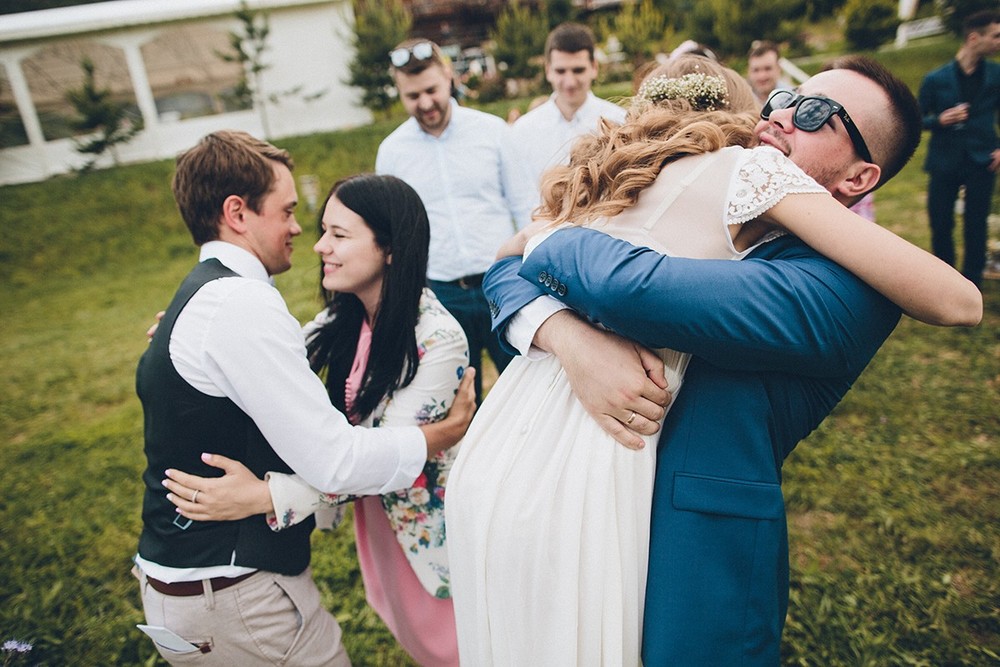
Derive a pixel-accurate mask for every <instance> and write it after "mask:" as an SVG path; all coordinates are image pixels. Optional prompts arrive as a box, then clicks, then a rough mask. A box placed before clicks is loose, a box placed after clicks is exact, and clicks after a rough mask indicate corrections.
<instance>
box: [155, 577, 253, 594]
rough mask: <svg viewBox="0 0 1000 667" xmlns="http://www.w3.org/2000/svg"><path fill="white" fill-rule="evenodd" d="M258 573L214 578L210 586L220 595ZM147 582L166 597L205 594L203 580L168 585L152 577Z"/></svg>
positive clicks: (209, 582) (210, 581)
mask: <svg viewBox="0 0 1000 667" xmlns="http://www.w3.org/2000/svg"><path fill="white" fill-rule="evenodd" d="M255 574H257V572H247V573H246V574H241V575H240V576H238V577H213V578H211V579H209V580H208V585H209V587H211V589H212V591H213V592H216V593H218V592H219V591H221V590H225V589H227V588H229V587H230V586H235V585H236V584H238V583H240V582H241V581H243V580H244V579H249V578H250V577H252V576H253V575H255ZM146 581H148V582H149V585H150V586H152V587H153V590H154V591H158V592H160V593H163V594H164V595H173V596H176V597H190V596H192V595H201V594H202V593H204V592H205V586H204V585H203V584H202V581H203V580H201V579H199V580H198V581H177V582H174V583H172V584H168V583H167V582H165V581H160V580H159V579H153V578H152V577H150V576H147V577H146Z"/></svg>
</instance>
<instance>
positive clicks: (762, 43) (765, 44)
mask: <svg viewBox="0 0 1000 667" xmlns="http://www.w3.org/2000/svg"><path fill="white" fill-rule="evenodd" d="M768 53H773V54H774V55H776V56H778V57H781V51H780V50H779V49H778V45H777V44H775V43H774V42H772V41H769V40H766V39H755V40H754V41H753V43H752V44H750V51H748V52H747V60H749V59H750V58H760V57H761V56H763V55H767V54H768Z"/></svg>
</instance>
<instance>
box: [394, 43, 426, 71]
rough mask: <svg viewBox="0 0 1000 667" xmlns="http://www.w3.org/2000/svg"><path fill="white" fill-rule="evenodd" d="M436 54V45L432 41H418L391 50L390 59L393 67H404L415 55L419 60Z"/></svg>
mask: <svg viewBox="0 0 1000 667" xmlns="http://www.w3.org/2000/svg"><path fill="white" fill-rule="evenodd" d="M433 55H434V47H433V46H432V45H431V43H430V42H418V43H416V44H414V45H413V46H409V47H407V46H401V47H399V48H398V49H393V50H392V51H390V52H389V60H390V61H391V62H392V66H393V67H402V66H403V65H405V64H406V63H408V62H410V58H411V57H413V58H415V59H417V60H427V59H428V58H430V57H431V56H433Z"/></svg>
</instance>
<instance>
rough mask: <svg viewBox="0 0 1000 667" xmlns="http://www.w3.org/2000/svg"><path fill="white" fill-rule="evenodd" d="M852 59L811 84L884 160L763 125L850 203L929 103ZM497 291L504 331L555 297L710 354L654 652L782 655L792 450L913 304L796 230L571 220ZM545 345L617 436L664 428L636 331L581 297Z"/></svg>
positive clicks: (693, 405)
mask: <svg viewBox="0 0 1000 667" xmlns="http://www.w3.org/2000/svg"><path fill="white" fill-rule="evenodd" d="M834 66H835V67H840V68H843V69H832V70H829V71H826V72H823V73H821V74H818V75H816V76H815V77H813V78H812V79H810V80H809V81H807V82H806V83H805V84H803V86H802V87H801V90H800V92H801V93H803V94H810V95H822V96H826V97H830V98H832V99H835V100H838V101H840V102H845V101H850V102H851V105H850V114H851V116H852V117H853V118H854V121H855V122H856V124H857V127H858V129H859V130H860V131H861V133H862V134H863V135H864V137H865V138H866V141H867V143H868V145H869V146H876V147H877V148H875V150H874V151H873V153H874V156H873V157H874V159H875V162H866V161H865V160H864V159H863V158H861V157H860V156H859V155H858V154H857V152H856V149H855V147H854V145H852V142H851V139H850V137H849V135H848V134H847V132H846V131H845V128H844V126H843V124H842V123H833V124H831V125H825V126H824V127H823V128H820V130H819V131H816V132H805V131H803V130H800V129H798V127H796V126H795V123H794V120H793V112H794V107H793V108H790V109H785V110H781V111H774V112H772V114H771V116H770V118H769V120H767V121H762V122H761V123H760V124H759V125H758V127H757V133H758V135H759V136H760V137H761V140H762V141H763V142H765V143H768V144H770V145H772V146H775V147H777V148H779V149H780V150H782V151H783V152H784V153H785V154H786V155H788V156H789V157H790V158H791V159H793V160H794V161H795V162H796V163H797V164H799V166H800V167H802V168H803V169H805V170H806V171H807V172H808V173H810V174H811V175H813V177H814V178H816V179H817V180H818V181H819V182H820V183H822V184H823V185H824V186H826V187H827V188H828V189H829V190H830V191H831V192H832V193H833V194H834V196H836V197H837V198H838V199H839V200H841V201H842V202H844V203H845V204H849V203H852V202H853V201H856V200H857V199H859V198H860V197H861V196H863V195H864V194H865V192H867V191H868V190H871V189H872V188H873V187H877V185H878V184H881V183H882V182H884V181H885V180H888V179H889V178H891V177H892V176H893V175H894V174H895V173H897V172H898V170H899V169H900V168H901V167H902V166H903V165H904V164H905V163H906V162H907V160H908V159H909V158H910V156H912V154H913V151H914V149H915V148H916V145H917V143H918V142H919V138H920V115H919V110H918V108H917V105H916V100H915V99H914V98H913V95H912V93H910V92H909V90H908V89H907V88H906V86H905V84H903V83H902V82H900V81H899V80H898V79H896V78H895V77H893V76H892V75H891V74H889V73H888V71H886V70H885V69H884V68H883V67H881V66H880V65H878V64H877V63H874V62H873V61H870V60H868V59H863V58H848V59H842V60H841V61H840V62H839V63H835V65H834ZM484 286H485V289H486V292H487V295H488V296H489V297H490V300H491V308H492V311H493V315H494V323H495V325H496V327H497V328H498V329H500V330H505V329H507V328H508V325H509V324H511V318H512V317H513V316H514V315H515V313H516V312H517V311H519V310H520V309H521V308H522V307H524V311H525V312H523V313H521V314H519V315H517V317H518V318H519V319H521V320H522V321H521V322H520V323H518V324H517V328H521V329H522V330H523V324H524V322H523V320H524V319H527V318H530V317H531V315H529V314H528V311H530V310H531V309H532V308H537V307H543V308H544V307H546V306H545V305H544V304H542V303H540V302H539V301H537V300H536V299H537V297H538V296H540V295H543V294H545V295H552V296H558V297H559V299H560V300H561V301H563V302H564V303H565V304H566V305H568V306H570V307H572V308H574V309H576V310H578V311H579V312H581V313H583V314H585V315H587V316H589V317H591V318H592V319H594V320H596V321H599V322H600V323H602V324H603V325H604V326H606V327H608V328H610V329H612V330H613V331H617V332H619V333H621V334H622V335H624V336H627V337H628V338H631V339H633V340H636V341H639V342H641V343H642V344H644V345H647V346H650V347H670V348H674V349H678V350H682V351H685V352H690V353H692V354H693V357H692V359H691V362H690V365H689V367H688V370H687V374H686V376H685V386H684V390H683V391H682V392H681V393H680V394H679V396H678V397H677V400H676V401H675V403H674V405H673V406H672V407H671V410H670V412H669V414H668V415H667V418H666V420H665V422H664V424H663V430H662V435H661V438H660V442H659V449H658V459H657V469H656V488H655V491H654V499H653V515H652V526H651V543H650V562H649V574H648V579H647V581H648V584H647V593H646V610H645V622H644V630H643V661H644V664H645V665H647V666H654V665H655V666H659V665H681V666H688V665H690V666H695V667H702V666H710V665H725V666H727V667H728V666H731V665H776V664H778V662H779V653H780V650H779V649H780V637H781V630H782V626H783V623H784V618H785V613H786V609H787V603H788V545H787V531H786V524H785V510H784V501H783V498H782V494H781V487H780V483H781V466H782V462H783V460H784V459H785V457H786V456H788V454H789V453H790V452H791V451H792V449H794V447H795V445H796V444H797V443H798V442H799V440H801V439H802V438H804V437H805V436H806V435H807V434H808V433H809V432H810V431H811V430H812V429H814V428H815V427H816V426H817V425H818V424H819V423H820V421H822V420H823V418H824V417H825V416H826V415H827V414H828V413H829V412H830V410H831V409H832V408H833V407H834V406H835V405H836V404H837V402H838V401H839V400H840V399H841V398H842V397H843V395H844V394H845V393H846V392H847V391H848V389H849V388H850V386H851V384H852V383H853V382H854V380H855V379H856V378H857V377H858V375H859V374H860V373H861V371H862V370H863V369H864V367H865V366H866V365H867V363H868V361H869V360H870V359H871V358H872V356H873V355H874V354H875V352H876V351H877V350H878V348H879V346H880V345H881V344H882V342H883V341H884V340H885V338H886V337H887V336H888V335H889V334H890V333H891V332H892V330H893V328H894V327H895V325H896V322H897V321H898V318H899V315H900V313H899V310H898V309H897V308H896V307H895V306H894V305H893V304H891V303H889V302H888V301H886V300H885V299H884V298H882V297H881V296H880V295H879V294H877V293H876V292H875V291H873V290H872V289H871V288H869V287H868V286H867V285H865V284H864V283H862V282H861V281H859V280H858V279H857V278H856V277H854V276H853V275H852V274H851V273H849V272H848V271H846V270H845V269H843V268H841V267H840V266H838V265H836V264H834V263H833V262H831V261H829V260H827V259H825V258H823V257H821V256H819V255H818V254H817V253H815V252H814V251H812V250H811V249H809V248H808V247H807V246H805V245H804V244H802V243H801V242H800V241H798V240H797V239H795V238H792V237H788V236H786V237H782V238H780V239H778V240H776V241H772V242H770V243H767V244H764V245H763V246H761V247H760V248H758V249H757V250H755V251H754V252H753V253H752V254H750V255H749V257H748V258H747V259H744V260H743V261H741V262H733V261H715V260H691V259H681V258H675V257H664V256H662V255H658V254H657V253H655V252H653V251H651V250H648V249H643V248H636V247H634V246H631V245H629V244H628V243H625V242H622V241H618V240H616V239H613V238H611V237H608V236H606V235H604V234H601V233H599V232H597V231H594V230H589V229H581V228H571V229H567V230H562V231H558V232H556V233H555V234H553V235H552V236H551V237H549V238H548V239H547V240H545V241H544V242H542V243H541V245H539V246H538V247H537V248H536V249H535V250H534V251H533V252H532V254H531V255H530V256H529V257H528V258H527V259H526V260H525V261H524V263H523V264H522V263H521V261H520V258H517V257H514V258H508V259H506V260H502V261H500V262H498V263H497V264H496V265H494V267H493V268H492V269H491V270H490V272H489V273H488V274H487V280H486V282H485V283H484ZM529 302H530V304H529ZM529 329H531V327H529ZM532 330H533V329H532ZM533 341H534V343H535V344H536V345H538V346H539V347H541V348H543V349H547V350H549V351H551V352H553V353H555V354H556V355H557V356H558V357H559V359H560V361H561V362H562V364H563V367H564V368H565V369H566V372H567V375H568V377H569V378H570V382H571V384H572V385H573V388H574V391H575V392H576V393H577V395H578V396H579V397H580V399H581V401H582V402H583V403H584V405H585V406H587V409H588V411H590V412H591V414H593V415H594V416H595V418H597V419H598V421H600V422H601V423H602V424H604V425H606V426H605V427H606V428H607V430H609V432H612V434H613V435H616V437H620V439H622V440H624V439H625V438H624V437H622V436H621V431H623V430H624V428H625V424H626V422H628V423H629V426H630V428H634V429H636V430H639V431H641V432H644V433H649V432H654V431H655V422H654V421H653V420H655V419H656V418H657V417H658V416H662V410H660V409H659V406H654V407H655V408H656V409H652V410H651V409H650V406H651V405H652V403H651V402H650V401H649V400H648V399H647V397H652V396H656V388H655V386H654V387H652V388H650V387H649V385H650V384H651V383H650V382H649V381H647V380H646V376H645V371H644V368H643V366H642V361H641V360H640V359H639V358H638V355H637V354H636V351H635V348H634V347H632V344H631V343H629V342H627V341H625V340H624V339H620V338H618V337H617V336H614V335H613V334H611V333H608V332H604V331H599V330H597V329H595V328H593V327H591V326H590V325H589V324H587V323H585V322H584V321H583V320H582V319H581V318H579V317H578V316H577V315H575V314H574V313H572V311H568V310H560V311H557V312H556V313H555V314H554V315H551V316H550V317H548V319H546V320H545V321H544V324H542V325H541V327H540V328H539V329H538V330H537V333H536V334H535V335H534V338H533ZM521 347H522V348H523V347H526V345H522V346H521ZM522 351H524V350H523V349H522ZM619 395H627V396H629V398H628V399H626V400H622V401H618V400H616V399H615V398H614V397H616V396H619ZM633 412H634V413H638V416H634V415H633ZM609 422H613V424H612V425H611V426H607V424H609ZM651 427H652V430H650V429H651ZM632 435H633V436H634V434H632Z"/></svg>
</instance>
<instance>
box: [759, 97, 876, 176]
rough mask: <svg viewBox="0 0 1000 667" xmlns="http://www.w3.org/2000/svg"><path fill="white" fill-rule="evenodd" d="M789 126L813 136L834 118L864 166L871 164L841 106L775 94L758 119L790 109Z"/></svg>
mask: <svg viewBox="0 0 1000 667" xmlns="http://www.w3.org/2000/svg"><path fill="white" fill-rule="evenodd" d="M792 108H794V109H795V111H794V112H793V113H792V124H793V125H795V127H797V128H799V129H800V130H804V131H806V132H816V131H817V130H819V129H820V128H821V127H823V125H825V124H826V122H827V121H828V120H830V118H832V117H833V116H838V117H839V118H840V120H841V121H843V123H844V129H846V130H847V136H849V137H850V138H851V143H852V144H854V150H856V151H857V152H858V155H860V156H861V158H862V159H864V161H865V162H874V160H872V154H871V151H869V150H868V145H867V144H866V143H865V139H864V137H862V136H861V132H860V131H859V130H858V126H857V125H855V124H854V121H853V120H852V119H851V116H850V114H848V113H847V110H846V109H845V108H844V107H843V105H841V104H838V103H836V102H834V101H833V100H831V99H830V98H829V97H818V96H816V95H797V94H795V93H793V92H791V91H788V90H776V91H774V92H773V93H771V96H770V97H768V98H767V103H766V104H765V105H764V108H763V109H761V110H760V117H761V118H763V119H764V120H767V119H768V118H770V117H771V112H772V111H778V110H780V109H792Z"/></svg>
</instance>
